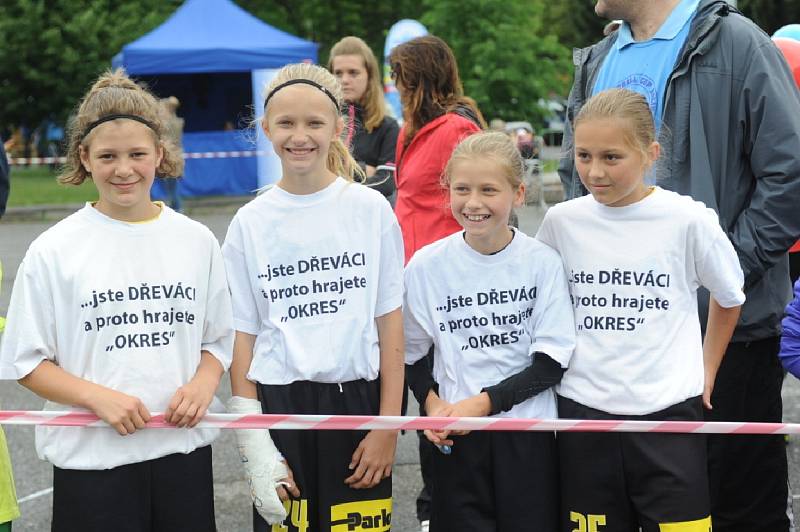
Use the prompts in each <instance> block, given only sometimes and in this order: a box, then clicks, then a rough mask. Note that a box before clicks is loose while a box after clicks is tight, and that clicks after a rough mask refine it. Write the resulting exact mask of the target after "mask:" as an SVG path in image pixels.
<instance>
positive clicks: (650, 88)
mask: <svg viewBox="0 0 800 532" xmlns="http://www.w3.org/2000/svg"><path fill="white" fill-rule="evenodd" d="M699 3H700V0H682V1H681V2H680V3H679V4H678V5H677V6H675V8H674V9H673V10H672V13H670V15H669V17H667V20H665V21H664V23H663V24H662V25H661V27H660V28H659V29H658V32H656V34H655V35H653V37H652V38H651V39H649V40H646V41H640V42H637V41H635V40H633V35H632V34H631V27H630V26H629V25H628V23H627V22H625V23H623V24H622V26H620V28H619V32H618V35H617V41H616V42H615V43H614V46H612V47H611V50H610V51H609V53H608V55H607V56H606V58H605V60H604V61H603V66H602V67H600V72H599V73H598V75H597V81H595V84H594V88H593V91H592V94H596V93H598V92H600V91H602V90H605V89H611V88H625V89H631V90H634V91H636V92H639V93H641V94H643V95H644V96H645V98H647V103H649V104H650V110H651V111H652V112H653V118H654V120H655V124H656V130H659V128H660V127H661V114H662V112H663V110H664V91H665V90H666V87H667V80H668V78H669V75H670V74H671V73H672V69H673V68H674V67H675V62H676V61H677V59H678V54H679V53H680V51H681V48H683V44H684V42H686V38H687V37H688V35H689V28H690V26H691V21H692V18H694V14H695V12H696V11H697V5H698V4H699Z"/></svg>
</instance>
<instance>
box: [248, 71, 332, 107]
mask: <svg viewBox="0 0 800 532" xmlns="http://www.w3.org/2000/svg"><path fill="white" fill-rule="evenodd" d="M297 83H304V84H305V85H311V86H312V87H316V88H318V89H319V90H321V91H322V92H323V93H324V94H325V96H327V97H328V98H330V99H331V101H332V102H333V105H334V107H336V112H337V113H339V102H337V101H336V96H334V95H333V93H332V92H331V91H329V90H328V89H326V88H325V87H323V86H322V85H320V84H319V83H317V82H316V81H311V80H310V79H290V80H289V81H287V82H285V83H281V84H280V85H278V86H277V87H275V88H274V89H272V90H271V91H269V94H268V95H267V98H266V99H265V100H264V110H265V111H266V109H267V103H269V99H270V98H272V96H273V95H274V94H275V93H276V92H278V91H279V90H281V89H282V88H284V87H288V86H289V85H295V84H297Z"/></svg>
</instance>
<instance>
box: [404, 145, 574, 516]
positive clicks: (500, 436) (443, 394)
mask: <svg viewBox="0 0 800 532" xmlns="http://www.w3.org/2000/svg"><path fill="white" fill-rule="evenodd" d="M522 175H523V163H522V158H521V157H520V154H519V151H518V150H517V148H516V146H514V143H513V142H512V141H511V140H510V139H509V138H508V136H507V135H505V134H503V133H476V134H475V135H472V136H470V137H467V138H466V139H465V140H463V141H462V142H461V143H460V144H458V146H457V147H456V148H455V150H454V151H453V154H452V156H451V157H450V160H449V162H448V163H447V166H446V169H445V174H444V180H445V184H446V185H447V187H448V190H449V197H450V209H451V212H452V215H453V217H454V218H455V220H456V221H457V222H458V223H459V225H461V227H463V231H461V232H458V233H455V234H453V235H451V236H449V237H445V238H443V239H441V240H439V241H438V242H435V243H433V244H430V245H428V246H425V247H423V248H422V249H420V250H419V251H418V252H417V253H416V254H415V255H414V256H413V257H412V258H411V260H410V261H409V263H408V266H407V267H406V272H405V282H406V295H405V305H404V308H403V313H404V317H405V335H406V363H407V364H414V363H415V362H417V361H418V360H420V359H422V358H423V357H424V356H426V354H427V353H428V351H429V349H430V348H431V346H432V347H433V362H434V363H433V373H434V380H435V382H436V384H435V386H433V387H429V388H428V389H424V390H420V389H416V390H414V393H415V395H416V396H417V397H426V400H425V402H424V406H425V411H426V412H427V414H428V415H431V416H488V415H497V416H500V417H509V416H510V417H521V418H553V417H555V416H556V400H555V394H554V392H553V390H552V386H553V385H554V384H556V383H557V382H558V381H559V379H560V378H561V376H562V374H563V373H564V368H566V367H567V364H568V362H569V359H570V356H571V355H572V349H573V348H574V343H575V330H574V326H573V321H572V320H573V318H572V311H571V309H570V304H569V293H568V292H567V281H566V276H565V275H564V268H563V266H562V263H561V259H560V258H559V256H558V254H557V253H555V252H554V251H553V250H552V249H550V248H549V247H547V246H545V245H543V244H542V243H541V242H538V241H537V240H535V239H533V238H531V237H529V236H527V235H525V234H523V233H522V232H521V231H519V230H516V229H512V228H511V227H509V225H508V223H509V218H510V216H511V211H512V209H513V207H515V206H516V207H518V206H520V205H522V202H523V199H524V197H525V186H524V185H523V184H522ZM425 434H426V436H427V437H428V438H429V439H430V441H432V442H433V443H435V444H438V445H450V446H452V453H451V454H450V455H444V454H441V453H434V459H433V462H434V464H433V465H434V467H433V490H432V495H433V497H432V508H431V522H430V530H432V531H441V532H444V531H450V530H459V531H476V532H478V531H483V530H530V529H531V527H532V526H533V527H534V528H535V529H536V530H555V529H556V511H557V507H558V486H557V469H556V462H557V459H556V455H555V438H554V437H553V434H552V433H550V434H547V433H533V432H530V433H520V432H516V433H507V432H474V433H470V434H465V433H463V432H462V433H448V432H447V431H442V432H437V431H425ZM512 471H513V474H511V472H512ZM534 523H535V525H534Z"/></svg>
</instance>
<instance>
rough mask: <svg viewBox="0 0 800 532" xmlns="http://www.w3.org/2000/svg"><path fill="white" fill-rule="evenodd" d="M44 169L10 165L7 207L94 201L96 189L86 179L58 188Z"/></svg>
mask: <svg viewBox="0 0 800 532" xmlns="http://www.w3.org/2000/svg"><path fill="white" fill-rule="evenodd" d="M56 175H57V174H56V172H55V171H53V170H51V169H50V168H49V167H47V166H30V167H21V166H12V167H11V195H10V196H9V198H8V206H9V207H22V206H27V205H63V204H67V203H83V202H85V201H94V200H96V199H97V189H96V188H95V187H94V185H93V184H92V182H91V181H89V180H87V181H86V182H84V183H83V184H82V185H80V186H74V185H62V184H60V183H59V182H58V181H57V180H56Z"/></svg>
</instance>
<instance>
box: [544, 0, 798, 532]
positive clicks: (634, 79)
mask: <svg viewBox="0 0 800 532" xmlns="http://www.w3.org/2000/svg"><path fill="white" fill-rule="evenodd" d="M596 11H597V13H598V14H599V15H601V16H603V17H605V18H611V19H622V20H624V21H625V23H624V24H623V25H622V26H621V27H620V29H619V30H618V31H616V32H615V33H613V34H611V35H609V36H608V37H606V38H605V39H603V40H602V41H600V42H599V43H597V44H595V45H594V46H591V47H589V48H585V49H582V50H575V51H574V53H573V60H574V64H575V81H574V85H573V87H572V90H571V92H570V97H569V104H568V110H567V116H568V121H567V122H568V123H567V128H566V131H565V135H564V156H563V158H562V160H561V163H560V165H559V174H560V176H561V180H562V183H563V185H564V190H565V194H566V196H567V198H568V199H569V198H573V197H576V196H580V195H583V194H586V190H585V189H584V188H583V186H582V185H581V183H580V179H579V177H578V174H577V172H576V171H575V166H574V162H573V153H572V149H573V145H572V140H573V139H572V129H571V122H572V120H573V119H574V118H575V116H576V115H577V113H578V111H579V110H580V108H581V106H582V105H583V104H584V102H585V101H586V100H587V99H588V98H589V97H590V96H591V95H592V94H594V93H595V92H598V91H599V90H602V89H605V88H610V87H613V86H624V87H628V88H631V89H633V90H637V91H639V92H642V93H643V94H645V95H646V96H647V97H648V99H649V101H650V103H651V108H652V109H653V110H654V115H655V116H654V117H655V119H656V123H657V125H658V127H659V141H660V142H661V144H662V159H661V160H660V162H659V164H658V167H657V170H656V174H655V179H656V182H657V184H658V185H660V186H661V187H663V188H666V189H669V190H674V191H676V192H679V193H681V194H687V195H690V196H692V197H693V198H694V199H696V200H699V201H702V202H704V203H705V204H706V205H707V206H708V207H711V208H713V209H714V210H715V211H717V213H718V214H719V219H720V223H721V225H722V227H723V229H724V230H725V231H726V233H727V234H728V236H729V237H730V239H731V241H732V242H733V245H734V247H735V249H736V251H737V253H738V255H739V260H740V262H741V266H742V270H743V271H744V275H745V292H746V295H747V301H746V302H745V304H744V307H743V309H742V315H741V318H740V321H739V324H738V326H737V328H736V331H735V333H734V335H733V338H732V340H731V343H730V345H729V346H728V349H727V351H726V355H725V359H724V360H723V362H722V366H721V368H720V371H719V373H718V375H717V379H716V383H715V388H714V393H713V396H712V404H713V410H711V411H708V412H707V419H709V420H714V421H723V420H730V421H765V422H778V421H780V420H781V416H782V403H781V395H780V392H781V383H782V377H783V375H782V371H781V365H780V362H779V361H778V358H777V352H778V347H779V339H780V331H781V329H780V321H781V316H782V314H783V309H784V307H785V305H786V304H787V302H788V301H789V298H790V296H791V286H790V283H789V273H788V259H787V253H786V252H787V249H788V248H789V247H790V246H791V245H792V244H793V243H794V241H795V240H797V238H798V236H800V215H798V212H799V209H798V207H800V95H798V92H797V89H796V87H795V84H794V82H793V80H792V77H791V74H790V73H789V70H788V68H787V66H786V64H785V62H784V60H783V57H782V56H781V54H780V51H779V50H778V49H777V48H776V47H775V46H774V45H773V43H772V42H771V41H770V39H769V37H768V36H767V35H766V34H764V32H763V31H761V30H760V29H759V28H758V27H757V26H756V25H755V24H753V22H752V21H750V20H749V19H747V18H745V17H744V16H742V15H741V14H740V13H739V12H738V11H736V9H734V8H732V7H731V6H729V5H728V4H727V3H726V2H725V1H724V0H598V1H597V5H596ZM638 46H641V47H642V48H645V47H649V48H648V49H646V50H639V52H637V50H636V48H637V47H638ZM637 53H638V54H639V55H637ZM670 54H674V55H670ZM673 58H674V59H673ZM659 61H661V62H662V63H663V64H664V66H661V67H659V66H658V64H657V63H658V62H659ZM639 63H641V64H639ZM653 63H656V66H654V65H653ZM637 68H638V71H637ZM657 236H658V235H654V237H655V238H657ZM698 300H699V301H700V310H701V320H702V322H703V326H705V320H706V317H707V312H708V293H707V292H705V293H700V294H698ZM787 477H788V474H787V464H786V452H785V448H784V443H783V439H782V437H781V436H733V437H732V436H714V437H711V438H710V439H709V480H710V484H711V503H712V511H711V515H712V518H713V525H714V529H715V530H716V531H742V532H759V531H765V532H766V531H769V532H774V531H786V530H788V529H789V526H790V522H789V518H788V517H787V498H788V495H789V494H788V491H787Z"/></svg>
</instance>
